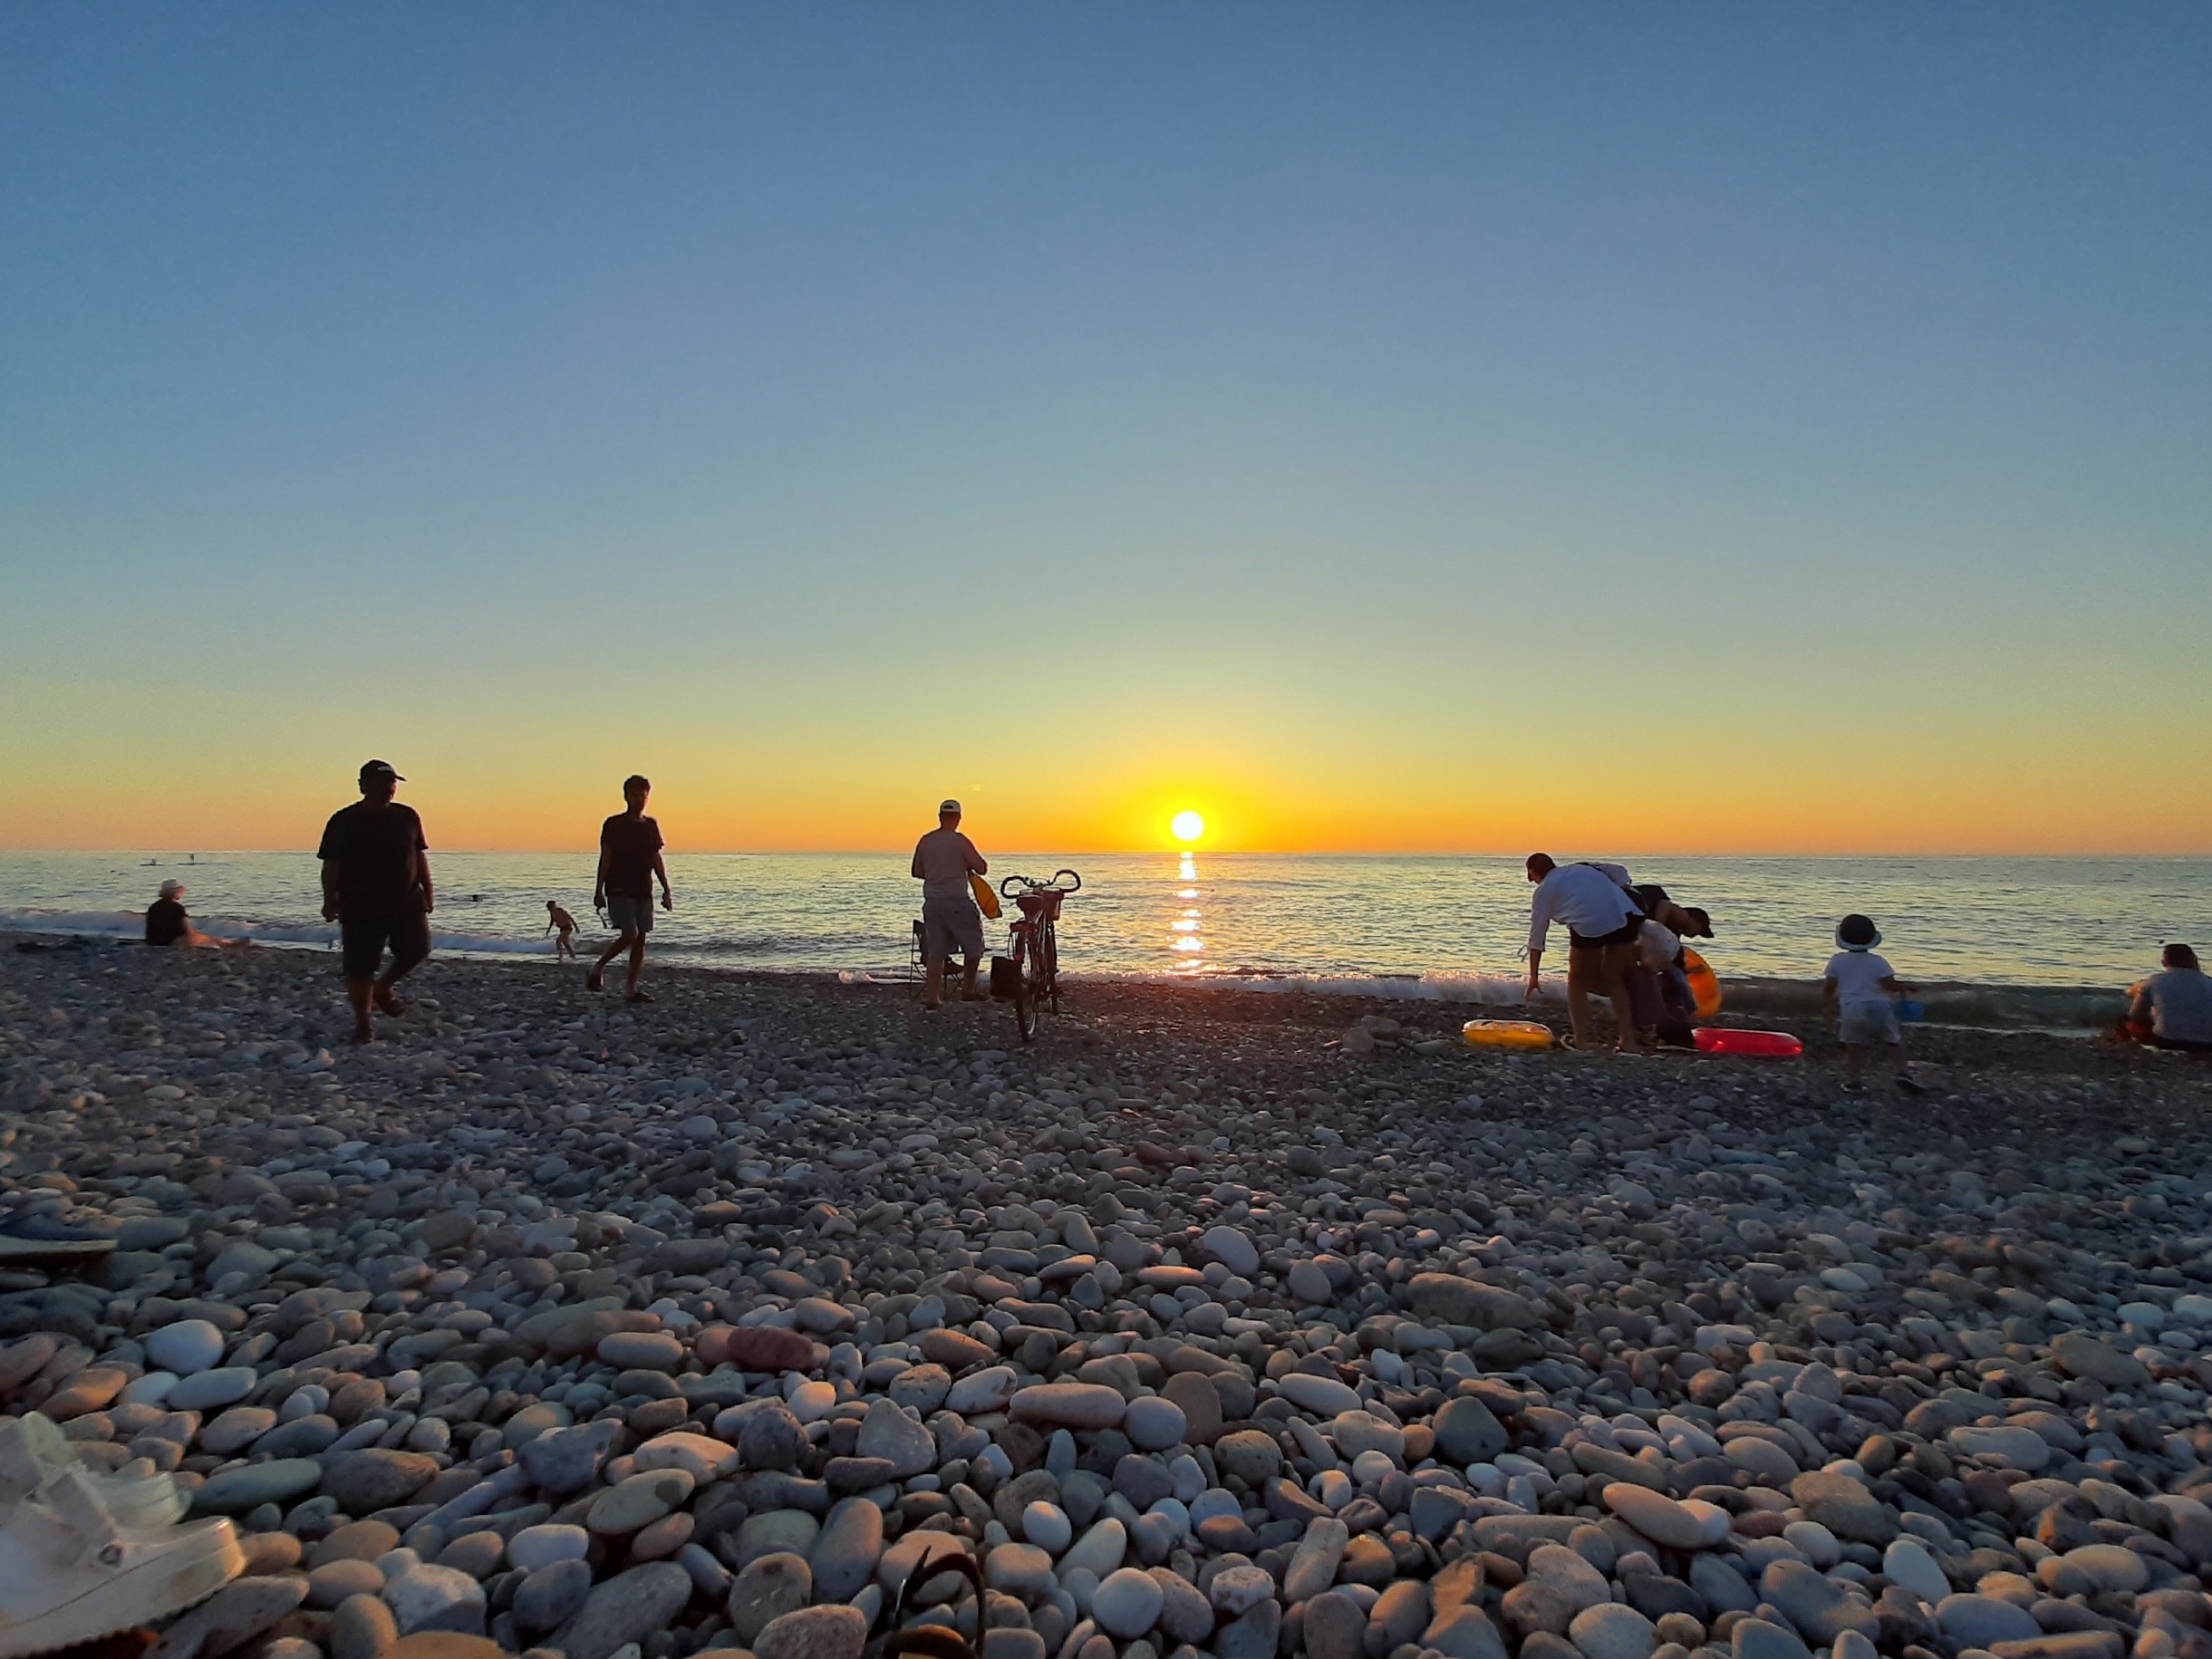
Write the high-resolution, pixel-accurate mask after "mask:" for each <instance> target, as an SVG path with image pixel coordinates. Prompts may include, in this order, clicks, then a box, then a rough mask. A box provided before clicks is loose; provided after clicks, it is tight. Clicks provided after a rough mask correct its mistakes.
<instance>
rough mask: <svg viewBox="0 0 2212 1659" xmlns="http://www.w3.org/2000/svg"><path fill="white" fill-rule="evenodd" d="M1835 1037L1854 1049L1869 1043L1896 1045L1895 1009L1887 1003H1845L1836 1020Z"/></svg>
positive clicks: (1900, 1035)
mask: <svg viewBox="0 0 2212 1659" xmlns="http://www.w3.org/2000/svg"><path fill="white" fill-rule="evenodd" d="M1836 1035H1837V1037H1840V1038H1841V1039H1842V1040H1843V1041H1844V1042H1846V1043H1849V1044H1850V1045H1851V1046H1853V1047H1859V1046H1860V1045H1863V1044H1870V1043H1898V1042H1902V1041H1904V1033H1903V1032H1901V1031H1899V1030H1898V1023H1897V1009H1896V1008H1894V1007H1892V1006H1891V1005H1890V1004H1888V1003H1887V1002H1847V1003H1845V1004H1844V1005H1843V1011H1842V1013H1841V1014H1840V1015H1839V1016H1838V1017H1837V1018H1836Z"/></svg>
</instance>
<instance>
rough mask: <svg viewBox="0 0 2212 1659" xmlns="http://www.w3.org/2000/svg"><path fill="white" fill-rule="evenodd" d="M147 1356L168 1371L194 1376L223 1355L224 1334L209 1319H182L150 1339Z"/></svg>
mask: <svg viewBox="0 0 2212 1659" xmlns="http://www.w3.org/2000/svg"><path fill="white" fill-rule="evenodd" d="M146 1357H147V1358H148V1359H150V1360H151V1361H153V1363H154V1364H155V1365H159V1366H160V1367H161V1368H162V1369H163V1370H164V1371H173V1372H175V1373H176V1374H178V1375H179V1376H190V1375H191V1374H193V1373H194V1372H196V1371H205V1370H207V1369H208V1366H210V1365H214V1364H216V1362H217V1361H218V1360H220V1359H221V1358H222V1357H223V1333H222V1332H220V1331H218V1330H217V1329H216V1328H215V1326H214V1325H213V1324H212V1323H210V1322H209V1321H208V1320H206V1319H179V1320H177V1321H176V1322H175V1323H174V1324H170V1325H165V1326H162V1327H161V1328H160V1329H159V1330H158V1331H155V1332H154V1333H153V1334H152V1335H150V1336H148V1337H147V1338H146Z"/></svg>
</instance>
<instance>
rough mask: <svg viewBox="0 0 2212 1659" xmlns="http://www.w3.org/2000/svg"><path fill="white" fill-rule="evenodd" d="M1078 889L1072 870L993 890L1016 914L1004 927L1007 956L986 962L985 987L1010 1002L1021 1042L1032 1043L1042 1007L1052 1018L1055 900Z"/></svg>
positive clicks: (1056, 979) (1056, 976) (1056, 973)
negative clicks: (1044, 879) (1010, 903)
mask: <svg viewBox="0 0 2212 1659" xmlns="http://www.w3.org/2000/svg"><path fill="white" fill-rule="evenodd" d="M1062 878H1066V880H1065V883H1063V879H1062ZM1082 888H1083V878H1082V877H1081V876H1079V875H1077V873H1075V872H1074V871H1073V870H1061V871H1058V872H1056V873H1054V875H1053V877H1052V879H1051V880H1050V881H1049V882H1036V881H1031V880H1030V879H1029V877H1028V876H1022V875H1011V876H1009V877H1007V878H1006V880H1005V881H1004V882H1002V883H1000V887H999V891H1000V892H1001V893H1002V894H1004V895H1005V896H1006V897H1007V898H1009V899H1011V900H1013V901H1014V903H1015V905H1016V907H1017V908H1019V911H1021V915H1020V917H1019V920H1017V921H1013V922H1010V923H1009V924H1008V927H1007V930H1006V931H1007V949H1008V950H1009V955H1007V956H1005V957H1001V958H999V959H998V960H994V961H993V962H992V963H991V975H990V989H991V994H992V995H993V996H996V997H1007V998H1011V1000H1012V1002H1013V1004H1014V1023H1015V1025H1016V1027H1018V1028H1019V1030H1020V1032H1021V1040H1022V1041H1023V1042H1025V1043H1027V1042H1030V1041H1033V1040H1034V1039H1035V1037H1036V1035H1037V1017H1038V1013H1039V1012H1040V1011H1041V1010H1042V1009H1043V1008H1045V1007H1046V1006H1047V1005H1049V1006H1050V1008H1051V1009H1052V1011H1053V1012H1054V1013H1055V1014H1057V1013H1058V1012H1059V1011H1060V961H1059V956H1060V950H1059V932H1058V926H1057V923H1058V920H1059V914H1060V902H1061V901H1062V900H1064V899H1066V898H1067V895H1068V894H1069V893H1072V892H1081V891H1082ZM1001 966H1003V967H1004V969H1006V971H1005V972H1004V973H1003V974H1001V972H1000V969H1001Z"/></svg>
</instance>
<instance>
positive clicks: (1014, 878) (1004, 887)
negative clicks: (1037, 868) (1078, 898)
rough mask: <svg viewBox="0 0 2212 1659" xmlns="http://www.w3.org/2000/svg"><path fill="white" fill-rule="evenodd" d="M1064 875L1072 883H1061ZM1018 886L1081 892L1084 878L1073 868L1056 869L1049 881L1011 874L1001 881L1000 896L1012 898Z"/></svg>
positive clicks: (1025, 889) (1037, 889)
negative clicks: (1064, 884) (1065, 884)
mask: <svg viewBox="0 0 2212 1659" xmlns="http://www.w3.org/2000/svg"><path fill="white" fill-rule="evenodd" d="M1062 876H1066V877H1067V880H1068V882H1069V883H1071V885H1067V886H1063V885H1061V883H1060V878H1061V877H1062ZM1017 887H1019V888H1020V889H1022V890H1023V891H1024V892H1082V891H1083V878H1082V877H1081V876H1079V875H1077V873H1075V872H1074V871H1073V870H1055V871H1054V872H1053V873H1052V879H1051V880H1050V881H1048V882H1039V881H1037V880H1035V879H1033V878H1032V877H1029V876H1026V875H1009V876H1008V877H1007V878H1006V880H1004V881H1003V882H1000V883H999V896H1000V898H1004V899H1011V898H1013V897H1015V896H1016V895H1015V892H1014V890H1015V889H1016V888H1017Z"/></svg>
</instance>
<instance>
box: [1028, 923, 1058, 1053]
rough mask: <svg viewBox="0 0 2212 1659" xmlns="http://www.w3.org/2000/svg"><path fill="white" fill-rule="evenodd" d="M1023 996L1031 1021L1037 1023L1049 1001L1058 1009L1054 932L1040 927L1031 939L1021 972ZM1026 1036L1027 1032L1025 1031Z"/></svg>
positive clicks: (1033, 1023) (1056, 1010) (1032, 1023)
mask: <svg viewBox="0 0 2212 1659" xmlns="http://www.w3.org/2000/svg"><path fill="white" fill-rule="evenodd" d="M1021 979H1022V990H1023V998H1024V1000H1026V1001H1027V1002H1028V1004H1029V1023H1030V1025H1032V1026H1034V1025H1035V1024H1036V1023H1037V1015H1038V1010H1040V1009H1041V1008H1044V1007H1045V1005H1046V1004H1047V1003H1048V1002H1050V1003H1051V1004H1052V1005H1053V1008H1054V1011H1055V1012H1058V1004H1059V993H1058V989H1056V988H1055V987H1054V985H1053V983H1052V933H1051V931H1050V930H1049V929H1040V930H1039V931H1038V935H1037V937H1036V938H1035V939H1034V940H1031V941H1030V950H1029V961H1028V962H1027V963H1026V964H1025V965H1024V967H1023V969H1022V974H1021ZM1024 1035H1025V1036H1026V1035H1027V1033H1024Z"/></svg>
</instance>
